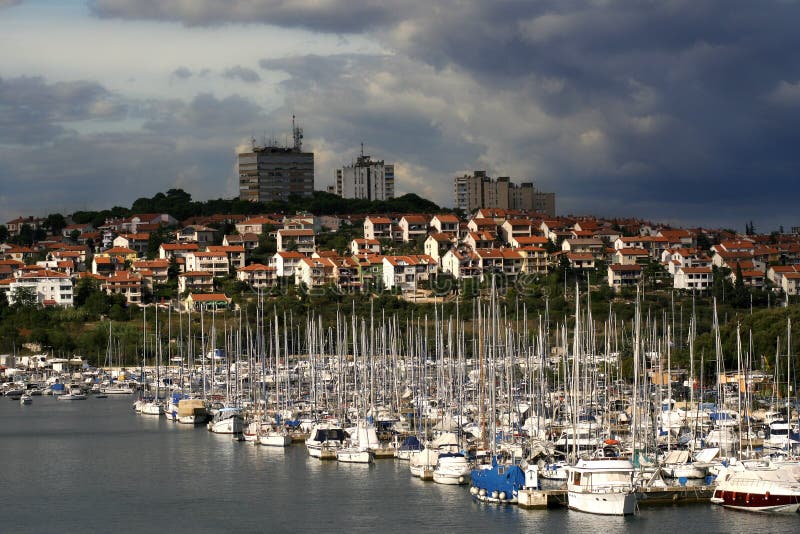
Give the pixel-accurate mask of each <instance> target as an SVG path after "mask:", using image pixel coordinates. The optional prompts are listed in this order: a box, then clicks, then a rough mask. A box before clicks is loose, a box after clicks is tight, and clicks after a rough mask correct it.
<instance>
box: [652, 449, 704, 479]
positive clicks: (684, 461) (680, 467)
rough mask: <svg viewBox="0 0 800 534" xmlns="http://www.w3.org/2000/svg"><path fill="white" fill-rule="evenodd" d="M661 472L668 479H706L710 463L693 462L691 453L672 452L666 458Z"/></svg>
mask: <svg viewBox="0 0 800 534" xmlns="http://www.w3.org/2000/svg"><path fill="white" fill-rule="evenodd" d="M661 472H662V473H663V474H664V476H665V477H667V478H691V479H699V478H705V477H706V475H708V463H698V462H692V461H691V458H690V454H689V451H670V452H669V453H667V456H666V457H665V458H664V463H663V464H662V466H661Z"/></svg>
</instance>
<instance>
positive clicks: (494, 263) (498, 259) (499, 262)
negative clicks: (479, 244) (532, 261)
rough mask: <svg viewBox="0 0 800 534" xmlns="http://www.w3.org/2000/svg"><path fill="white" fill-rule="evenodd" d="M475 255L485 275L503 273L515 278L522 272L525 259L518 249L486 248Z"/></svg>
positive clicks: (477, 251)
mask: <svg viewBox="0 0 800 534" xmlns="http://www.w3.org/2000/svg"><path fill="white" fill-rule="evenodd" d="M475 255H476V256H477V257H478V266H479V267H480V269H481V272H482V274H483V275H485V274H486V273H494V274H501V273H502V274H504V275H506V276H508V277H512V278H513V277H515V276H517V275H518V274H519V273H520V272H522V268H523V263H524V261H523V260H524V258H523V256H522V254H521V253H520V252H519V250H517V249H511V248H494V249H486V248H485V249H478V250H476V251H475Z"/></svg>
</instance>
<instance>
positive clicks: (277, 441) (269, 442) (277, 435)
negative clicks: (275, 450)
mask: <svg viewBox="0 0 800 534" xmlns="http://www.w3.org/2000/svg"><path fill="white" fill-rule="evenodd" d="M258 441H259V443H261V444H262V445H266V446H267V447H288V446H289V445H291V444H292V436H290V435H289V433H288V432H286V431H285V430H278V429H270V430H268V431H267V432H266V433H264V434H261V435H260V436H259V437H258Z"/></svg>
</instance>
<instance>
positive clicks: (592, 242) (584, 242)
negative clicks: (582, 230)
mask: <svg viewBox="0 0 800 534" xmlns="http://www.w3.org/2000/svg"><path fill="white" fill-rule="evenodd" d="M561 250H563V251H564V252H570V253H573V254H591V255H592V256H594V257H595V259H600V258H602V257H603V251H604V250H605V244H604V243H603V240H602V239H597V238H594V237H589V238H578V239H565V240H564V241H563V242H562V243H561Z"/></svg>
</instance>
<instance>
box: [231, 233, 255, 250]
mask: <svg viewBox="0 0 800 534" xmlns="http://www.w3.org/2000/svg"><path fill="white" fill-rule="evenodd" d="M258 245H259V240H258V234H254V233H244V234H234V235H226V236H225V237H223V238H222V246H225V247H236V246H241V247H244V250H245V251H246V252H251V251H253V250H255V249H257V248H258Z"/></svg>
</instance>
